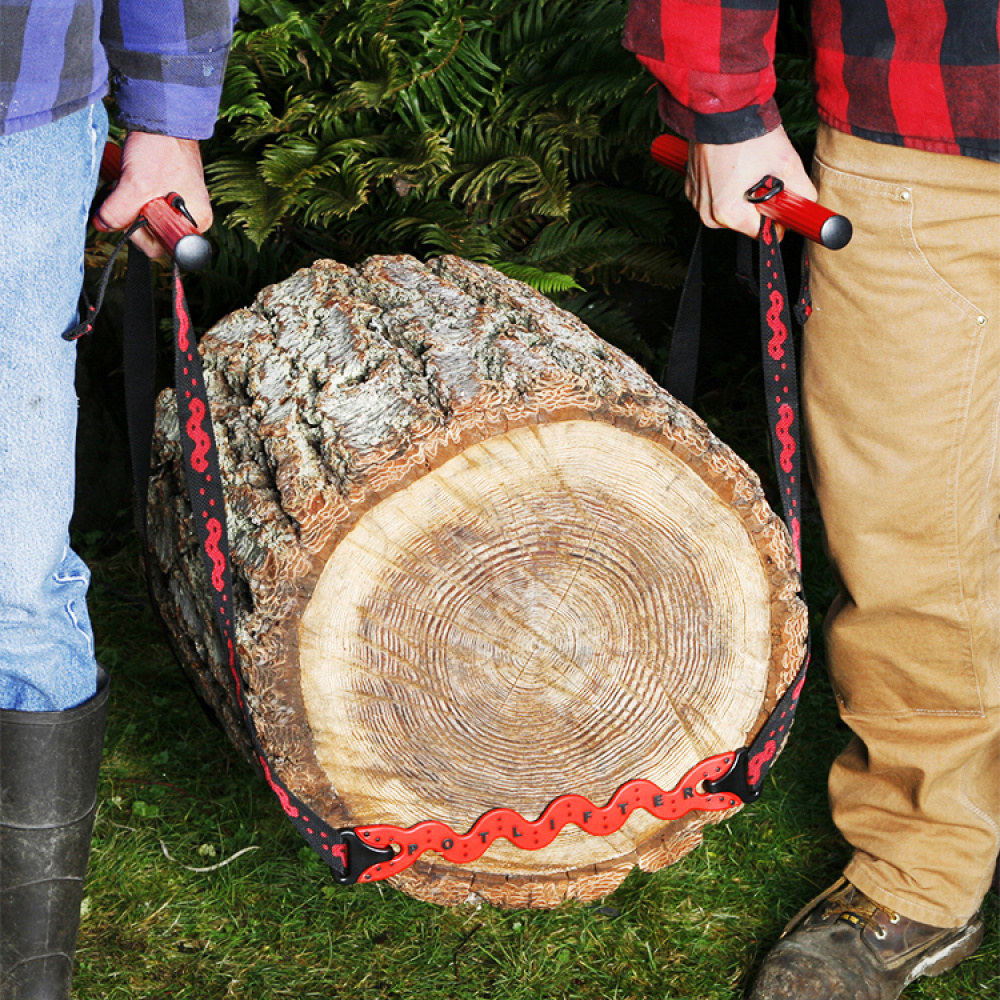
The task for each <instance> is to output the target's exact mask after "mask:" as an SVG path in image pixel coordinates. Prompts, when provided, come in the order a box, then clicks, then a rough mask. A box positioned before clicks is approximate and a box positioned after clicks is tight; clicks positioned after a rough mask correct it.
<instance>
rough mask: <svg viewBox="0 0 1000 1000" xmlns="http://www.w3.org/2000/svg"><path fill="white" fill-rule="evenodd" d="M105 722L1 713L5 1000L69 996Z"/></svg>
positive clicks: (104, 709)
mask: <svg viewBox="0 0 1000 1000" xmlns="http://www.w3.org/2000/svg"><path fill="white" fill-rule="evenodd" d="M107 714H108V675H107V673H106V672H105V671H104V670H103V669H100V670H99V676H98V682H97V694H95V695H94V697H93V698H91V699H90V700H89V701H86V702H84V703H83V704H82V705H78V706H77V707H76V708H71V709H69V710H67V711H65V712H14V711H8V710H0V1000H68V998H69V996H70V984H71V982H72V977H73V956H74V954H75V952H76V936H77V931H78V929H79V926H80V902H81V899H82V897H83V878H84V875H85V874H86V871H87V858H88V856H89V854H90V835H91V832H92V830H93V826H94V812H95V809H96V806H97V774H98V770H99V768H100V763H101V748H102V746H103V743H104V724H105V722H106V720H107Z"/></svg>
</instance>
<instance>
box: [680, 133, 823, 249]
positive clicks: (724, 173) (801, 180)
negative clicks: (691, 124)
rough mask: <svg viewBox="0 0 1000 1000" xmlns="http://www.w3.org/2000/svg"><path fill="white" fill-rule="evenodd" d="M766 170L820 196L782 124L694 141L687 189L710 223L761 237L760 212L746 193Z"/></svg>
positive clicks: (806, 193)
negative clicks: (750, 134)
mask: <svg viewBox="0 0 1000 1000" xmlns="http://www.w3.org/2000/svg"><path fill="white" fill-rule="evenodd" d="M766 176H774V177H778V178H780V179H781V180H782V181H783V182H784V185H785V188H786V190H788V191H792V192H794V193H795V194H800V195H802V196H803V197H805V198H809V199H812V200H815V198H816V189H815V187H813V184H812V181H810V180H809V176H808V174H807V173H806V170H805V167H804V166H803V164H802V160H801V159H800V158H799V155H798V153H796V151H795V149H794V147H793V146H792V144H791V142H790V141H789V139H788V136H787V135H786V134H785V131H784V129H781V128H778V129H776V130H775V131H773V132H769V133H767V134H766V135H763V136H760V137H758V138H756V139H748V140H746V141H745V142H738V143H732V144H731V145H708V144H705V143H692V144H691V152H690V154H689V157H688V170H687V180H686V182H685V192H686V193H687V196H688V198H689V199H690V200H691V203H692V204H693V205H694V207H695V208H696V209H697V210H698V214H699V215H700V217H701V220H702V222H704V224H705V225H706V226H708V227H709V228H711V229H722V228H725V229H733V230H735V231H736V232H740V233H746V235H748V236H752V237H756V236H757V234H758V231H759V229H760V216H759V214H758V212H757V210H756V209H755V208H754V206H753V205H752V204H750V203H749V202H748V201H747V200H746V197H745V195H746V192H747V191H748V190H749V189H750V188H751V187H753V186H754V185H755V184H757V183H758V182H759V181H760V180H761V179H762V178H763V177H766Z"/></svg>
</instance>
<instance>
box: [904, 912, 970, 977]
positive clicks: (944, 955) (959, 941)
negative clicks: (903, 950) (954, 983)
mask: <svg viewBox="0 0 1000 1000" xmlns="http://www.w3.org/2000/svg"><path fill="white" fill-rule="evenodd" d="M984 934H985V926H984V924H983V918H982V917H981V916H977V917H976V919H975V920H973V921H971V922H970V923H969V924H968V926H967V927H966V928H965V933H964V934H963V935H962V936H961V937H959V938H956V939H955V940H954V941H952V942H951V943H950V944H948V945H946V946H945V947H944V948H942V949H941V950H940V951H938V952H936V953H935V954H933V955H928V956H927V957H926V958H924V959H923V961H921V962H920V963H918V964H917V965H916V966H915V967H914V969H913V971H912V972H911V973H910V975H909V976H908V977H907V979H906V982H905V983H904V986H909V985H910V983H912V982H913V981H914V980H916V979H920V978H921V977H923V976H931V977H933V976H940V975H941V974H942V973H945V972H948V971H950V970H951V969H954V968H955V966H956V965H958V964H959V963H960V962H963V961H965V959H967V958H968V957H969V956H970V955H972V954H974V953H975V952H976V950H977V949H978V948H979V946H980V945H981V944H982V943H983V936H984Z"/></svg>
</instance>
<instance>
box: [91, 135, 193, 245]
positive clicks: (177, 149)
mask: <svg viewBox="0 0 1000 1000" xmlns="http://www.w3.org/2000/svg"><path fill="white" fill-rule="evenodd" d="M170 192H176V193H177V194H179V195H180V196H181V197H182V198H183V199H184V202H185V205H186V206H187V209H188V211H190V213H191V215H192V217H193V218H194V220H195V222H196V224H197V226H198V228H199V229H200V230H201V231H202V232H204V231H205V230H207V229H208V228H209V227H210V226H211V225H212V206H211V202H210V201H209V196H208V191H207V189H206V187H205V179H204V172H203V170H202V163H201V150H200V149H199V146H198V143H197V141H195V140H193V139H176V138H174V137H172V136H163V135H154V134H152V133H146V132H130V133H129V135H128V137H127V139H126V140H125V146H124V148H123V150H122V171H121V177H120V178H119V181H118V184H117V185H116V187H115V189H114V190H113V191H112V192H111V194H109V195H108V197H107V198H106V199H105V200H104V202H103V203H102V204H101V205H100V207H99V208H98V210H97V212H96V213H95V215H94V218H93V222H94V225H95V227H96V228H97V229H105V230H114V229H126V228H128V227H129V226H130V225H131V224H132V222H133V221H134V220H135V218H136V217H137V216H138V215H139V213H140V212H141V211H142V208H143V206H145V205H147V204H148V203H149V202H151V201H153V200H154V199H157V198H162V197H163V196H164V195H166V194H169V193H170ZM132 242H133V243H134V244H135V245H136V246H137V247H138V248H139V249H140V250H142V251H143V252H144V253H145V254H147V255H148V256H150V257H162V256H164V255H165V253H166V250H165V248H164V247H163V246H162V245H161V244H160V242H159V241H158V240H157V239H156V238H155V236H153V234H152V233H151V232H150V231H149V229H148V228H144V229H140V230H138V231H137V232H136V233H135V234H134V235H133V236H132Z"/></svg>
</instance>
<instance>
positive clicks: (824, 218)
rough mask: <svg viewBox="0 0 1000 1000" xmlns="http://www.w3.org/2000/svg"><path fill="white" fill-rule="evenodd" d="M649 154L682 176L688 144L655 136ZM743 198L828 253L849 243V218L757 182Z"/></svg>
mask: <svg viewBox="0 0 1000 1000" xmlns="http://www.w3.org/2000/svg"><path fill="white" fill-rule="evenodd" d="M650 152H651V153H652V156H653V159H654V160H656V162H657V163H660V164H662V165H663V166H665V167H667V168H668V169H670V170H673V171H675V172H676V173H679V174H683V173H684V172H685V170H686V169H687V161H688V144H687V142H686V141H685V140H684V139H679V138H677V136H673V135H659V136H657V137H656V138H655V139H654V140H653V145H652V148H651V149H650ZM747 197H748V198H749V199H750V200H751V201H752V202H754V206H755V207H756V209H757V211H758V212H760V214H761V215H766V216H767V217H768V218H771V219H774V221H775V222H780V223H781V224H782V225H783V226H787V227H788V228H789V229H791V230H793V231H794V232H796V233H799V234H800V235H802V236H805V237H806V239H810V240H813V241H814V242H816V243H820V244H822V245H823V246H825V247H827V248H828V249H830V250H840V249H841V248H843V247H846V246H847V244H848V243H850V241H851V236H852V235H853V233H854V230H853V228H852V226H851V221H850V219H848V218H847V217H846V216H844V215H837V214H836V213H834V212H831V211H830V209H828V208H824V207H823V206H822V205H819V204H817V203H816V202H815V201H810V200H809V199H808V198H803V197H802V196H801V195H797V194H793V193H792V192H791V191H785V190H779V191H777V192H776V193H774V192H772V190H771V189H770V188H768V186H767V185H766V184H765V183H764V182H763V181H761V182H760V183H758V184H755V185H754V186H753V187H752V188H751V189H750V190H749V191H748V192H747Z"/></svg>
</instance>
